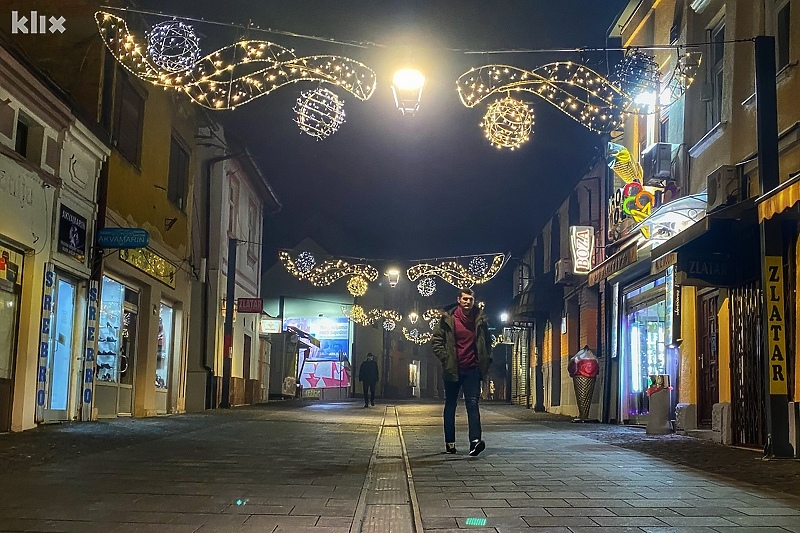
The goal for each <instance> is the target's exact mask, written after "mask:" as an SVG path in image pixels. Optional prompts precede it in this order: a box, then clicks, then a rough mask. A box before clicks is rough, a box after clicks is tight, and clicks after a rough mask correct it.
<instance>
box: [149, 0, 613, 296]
mask: <svg viewBox="0 0 800 533" xmlns="http://www.w3.org/2000/svg"><path fill="white" fill-rule="evenodd" d="M626 3H627V0H558V1H554V0H512V1H508V0H506V1H499V0H495V1H489V0H486V1H480V0H460V1H456V0H435V1H433V0H431V1H427V2H423V1H416V2H412V1H390V2H374V1H366V0H362V1H353V0H338V1H333V0H326V1H322V0H295V1H293V2H287V1H272V2H266V1H264V0H236V1H227V2H220V1H214V2H210V1H208V0H195V1H191V2H189V1H177V0H171V1H165V0H140V2H139V5H140V6H141V7H142V8H145V9H154V10H160V11H163V12H167V13H171V14H175V15H178V16H191V17H203V18H206V19H209V20H217V21H225V22H237V23H247V21H248V20H252V22H253V24H257V25H259V26H261V27H271V28H275V29H280V30H286V31H292V32H296V33H302V34H310V35H319V36H325V37H332V38H336V39H341V40H348V41H362V42H363V41H372V42H375V43H380V44H386V45H387V46H386V47H370V48H367V49H362V48H356V47H349V46H341V45H333V44H328V43H321V42H318V41H313V40H306V39H295V38H289V37H285V36H281V35H274V34H269V35H268V34H259V33H252V34H251V38H262V39H267V40H273V41H274V42H276V43H278V44H281V45H284V46H286V47H289V48H294V49H295V53H296V54H297V55H298V56H303V55H311V54H314V53H326V54H339V55H345V56H348V57H351V58H353V59H357V60H359V61H362V62H364V63H366V64H367V65H368V66H370V67H371V68H372V69H373V70H375V72H376V73H377V76H378V87H377V90H376V92H375V94H374V95H373V96H372V98H371V99H370V100H368V101H366V102H361V101H359V100H357V99H356V98H354V97H353V96H352V95H350V94H349V93H346V92H344V91H340V93H339V96H340V97H343V99H344V101H345V111H346V113H347V122H346V123H345V124H344V125H343V126H342V128H341V129H340V130H339V132H337V133H336V134H335V135H333V136H331V137H329V138H328V139H326V140H324V141H319V142H317V141H315V140H314V139H312V138H311V137H308V136H306V135H305V134H302V133H300V130H299V129H298V127H297V125H296V124H295V123H294V122H293V120H292V119H293V118H294V113H293V112H292V107H293V105H294V101H295V99H296V98H297V96H298V95H299V92H300V91H301V90H303V89H309V88H313V87H314V86H315V85H314V84H313V83H311V82H309V83H308V84H306V85H303V84H292V85H289V86H286V87H283V88H281V89H279V90H278V91H276V92H275V93H273V94H270V95H267V96H265V97H262V98H260V99H258V100H256V101H254V102H252V103H249V104H247V105H245V106H241V107H239V108H237V109H236V110H234V111H225V112H218V113H219V114H217V115H215V116H218V117H220V120H221V121H222V122H223V123H224V124H225V125H226V126H227V127H229V128H231V129H233V130H234V131H235V132H236V133H238V134H239V135H240V136H242V137H243V138H244V139H245V140H246V141H247V142H248V144H249V146H250V148H251V150H252V152H253V153H254V154H255V155H256V156H257V157H258V161H259V163H260V164H261V166H262V168H263V169H264V171H265V174H266V175H267V176H268V178H269V180H270V182H271V183H272V185H273V188H274V189H275V191H276V192H277V194H278V196H279V198H280V199H281V201H282V202H283V204H284V208H283V211H282V212H281V213H280V214H278V215H276V216H274V217H273V218H271V219H270V220H269V221H268V222H267V224H266V235H265V237H266V239H265V240H266V242H268V243H269V244H270V245H271V246H272V247H273V250H275V249H277V248H282V247H283V248H289V247H293V246H295V245H296V244H297V243H298V242H300V241H301V240H302V239H303V238H304V237H306V236H309V237H311V238H313V239H314V240H315V241H317V242H318V243H319V244H320V245H321V246H323V247H324V248H325V249H327V250H328V251H329V252H330V253H332V254H334V255H347V256H356V257H367V258H396V259H413V258H427V257H444V256H453V255H467V254H477V253H488V252H495V251H512V252H514V253H515V254H517V255H518V254H520V253H522V252H523V251H524V250H525V249H526V248H527V247H528V246H529V245H530V243H531V241H532V239H533V236H534V235H535V233H536V232H537V231H538V230H539V229H540V228H541V226H542V225H543V223H544V222H546V220H547V219H548V218H549V217H550V216H551V215H552V213H553V211H554V210H555V209H556V207H557V206H558V204H559V203H560V202H561V201H562V200H563V198H565V196H566V195H567V194H568V191H569V190H570V189H571V187H572V186H573V184H574V182H575V181H576V180H577V179H578V178H579V177H580V175H581V174H582V173H583V171H584V170H585V169H586V168H588V165H589V163H590V162H591V161H592V159H593V158H594V157H595V156H596V154H597V153H598V152H597V149H598V147H599V144H600V139H599V137H598V136H597V135H595V134H594V133H591V132H589V131H588V130H585V129H584V128H583V127H582V126H580V125H579V124H577V123H576V122H574V121H572V120H571V119H570V118H568V117H567V116H566V115H562V114H560V113H559V112H558V111H557V110H555V109H553V108H551V106H549V105H547V104H545V103H544V102H542V101H537V99H536V97H534V96H532V95H529V96H528V97H527V98H526V100H527V101H528V102H529V103H531V104H533V109H534V113H535V115H536V124H535V126H534V133H533V135H532V136H531V139H530V141H529V142H528V143H527V144H525V145H523V146H522V148H520V149H518V150H515V151H513V152H512V151H508V150H498V149H497V148H495V147H492V146H490V145H489V143H488V141H486V140H485V139H484V137H483V133H482V131H481V130H480V128H479V127H478V124H479V122H480V120H481V118H482V116H483V114H484V112H485V109H486V106H485V105H484V104H483V103H482V104H480V105H478V106H476V107H475V108H473V109H467V108H466V107H464V106H462V105H461V103H460V101H459V99H458V95H457V93H456V90H455V80H456V78H457V77H458V76H459V75H460V74H462V73H463V72H465V71H466V70H468V69H469V68H470V67H473V66H474V67H477V66H481V65H484V64H489V63H504V64H510V65H514V66H518V67H523V68H534V67H536V66H538V65H541V64H543V63H546V62H549V61H553V60H557V59H573V60H578V61H580V60H582V59H583V60H584V61H587V62H588V64H589V65H591V66H593V67H594V68H595V69H596V70H598V71H599V72H601V73H605V72H606V67H605V64H604V61H605V55H604V54H603V53H597V52H594V53H587V54H586V55H585V57H584V58H581V56H580V55H578V54H543V53H536V54H503V55H467V54H463V53H457V52H452V51H447V50H444V49H445V48H459V49H473V50H474V49H481V50H487V49H501V48H502V49H508V48H578V47H602V46H603V45H604V44H605V35H606V33H607V30H608V27H609V25H610V24H611V22H612V20H613V19H614V17H615V16H616V15H617V14H618V13H619V11H620V10H621V9H622V8H623V7H624V5H625V4H626ZM159 21H160V19H158V18H157V17H152V23H157V22H159ZM195 26H196V28H197V29H198V31H199V32H200V33H201V34H202V35H203V36H204V42H205V45H206V46H204V50H205V51H206V52H209V51H211V48H209V46H211V45H213V46H214V47H216V46H222V45H225V44H228V43H230V42H232V41H233V40H234V39H236V38H237V37H238V36H239V35H237V32H236V31H235V30H233V29H230V28H225V27H218V26H210V25H203V24H195ZM404 59H407V60H411V61H413V62H414V63H415V64H416V65H418V67H419V68H420V69H421V70H423V72H424V73H425V74H426V76H427V82H426V86H425V89H424V91H423V98H422V104H421V109H420V111H419V113H418V115H417V116H414V117H404V116H401V114H400V113H399V111H397V110H396V109H395V107H394V102H393V99H392V95H391V90H390V88H389V84H390V81H391V76H392V74H393V73H394V70H395V69H396V68H397V67H398V66H400V65H399V62H401V61H402V60H404ZM521 94H523V95H524V94H525V93H521ZM491 100H492V99H490V100H489V101H491ZM269 253H270V254H271V253H273V252H269ZM272 257H275V256H274V255H273V256H272ZM267 262H268V263H269V261H267ZM510 272H511V270H510V268H509V269H507V271H506V272H505V273H504V275H503V276H502V280H503V281H502V282H501V281H500V280H497V282H496V283H491V284H490V286H489V287H487V288H490V289H491V290H492V291H493V292H494V291H499V292H498V294H496V295H495V296H496V298H492V300H498V301H499V299H504V300H505V299H506V298H505V297H506V296H507V297H508V299H510V290H511V286H510V281H509V280H510V275H509V274H510ZM501 283H502V285H501V286H498V285H500V284H501ZM491 286H494V288H492V287H491Z"/></svg>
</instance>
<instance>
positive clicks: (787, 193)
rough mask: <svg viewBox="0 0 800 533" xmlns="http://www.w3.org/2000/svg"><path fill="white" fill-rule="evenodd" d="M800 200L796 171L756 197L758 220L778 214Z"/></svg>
mask: <svg viewBox="0 0 800 533" xmlns="http://www.w3.org/2000/svg"><path fill="white" fill-rule="evenodd" d="M798 202H800V172H796V173H795V174H793V175H792V176H791V177H789V179H788V180H786V181H784V182H783V183H781V184H780V185H778V186H777V187H775V188H774V189H772V190H771V191H769V192H768V193H766V194H763V195H761V196H760V197H758V198H757V199H756V204H757V205H758V221H759V222H763V221H764V220H768V219H770V218H772V217H773V216H775V215H779V214H781V213H783V212H785V211H787V210H788V209H791V208H792V207H794V206H795V205H796V204H797V203H798Z"/></svg>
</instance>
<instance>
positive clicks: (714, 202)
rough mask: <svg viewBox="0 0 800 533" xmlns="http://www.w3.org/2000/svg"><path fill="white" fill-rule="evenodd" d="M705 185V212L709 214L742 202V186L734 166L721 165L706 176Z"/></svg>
mask: <svg viewBox="0 0 800 533" xmlns="http://www.w3.org/2000/svg"><path fill="white" fill-rule="evenodd" d="M706 183H707V185H708V191H707V194H708V199H707V203H708V207H707V208H706V211H707V212H709V213H710V212H712V211H715V210H717V209H720V208H722V207H725V206H728V205H733V204H735V203H737V202H741V201H742V184H741V180H740V179H739V172H738V171H737V169H736V167H735V166H733V165H722V166H721V167H719V168H718V169H717V170H715V171H714V172H712V173H711V174H709V175H708V178H707V182H706Z"/></svg>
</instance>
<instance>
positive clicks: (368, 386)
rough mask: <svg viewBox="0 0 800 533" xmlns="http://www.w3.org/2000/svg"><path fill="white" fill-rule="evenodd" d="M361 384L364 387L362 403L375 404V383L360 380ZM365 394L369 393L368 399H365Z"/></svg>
mask: <svg viewBox="0 0 800 533" xmlns="http://www.w3.org/2000/svg"><path fill="white" fill-rule="evenodd" d="M361 385H363V387H364V405H369V404H370V403H372V405H375V383H370V382H368V381H362V382H361ZM367 394H369V401H367Z"/></svg>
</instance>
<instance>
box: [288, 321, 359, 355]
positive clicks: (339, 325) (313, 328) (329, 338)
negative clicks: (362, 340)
mask: <svg viewBox="0 0 800 533" xmlns="http://www.w3.org/2000/svg"><path fill="white" fill-rule="evenodd" d="M290 326H291V327H295V328H297V329H299V330H301V331H305V332H306V333H308V334H309V335H311V336H312V337H314V338H315V339H317V340H318V341H319V344H320V349H319V351H318V352H317V353H315V354H314V360H318V361H344V360H349V359H350V348H349V345H350V341H349V339H350V321H349V320H348V319H347V317H336V318H328V317H310V318H309V317H293V318H287V319H286V320H284V329H286V328H287V327H290Z"/></svg>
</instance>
